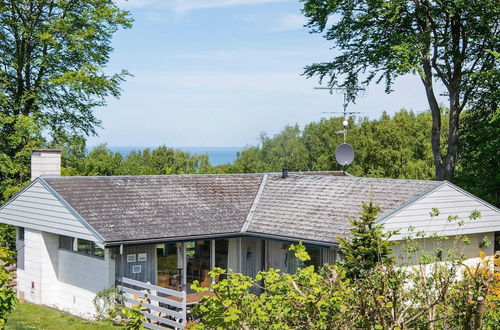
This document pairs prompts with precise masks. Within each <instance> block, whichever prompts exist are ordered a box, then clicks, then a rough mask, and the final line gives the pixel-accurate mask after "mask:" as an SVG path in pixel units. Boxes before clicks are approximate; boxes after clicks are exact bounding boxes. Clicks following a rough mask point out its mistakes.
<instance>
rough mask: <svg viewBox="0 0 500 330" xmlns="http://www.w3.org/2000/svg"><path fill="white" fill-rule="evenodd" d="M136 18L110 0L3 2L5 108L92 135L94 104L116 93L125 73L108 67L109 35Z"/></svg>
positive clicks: (0, 84)
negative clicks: (109, 70)
mask: <svg viewBox="0 0 500 330" xmlns="http://www.w3.org/2000/svg"><path fill="white" fill-rule="evenodd" d="M131 22H132V20H131V18H130V17H129V13H128V12H127V11H123V10H120V9H119V8H118V7H117V6H116V5H115V3H114V2H113V1H111V0H85V1H71V0H45V1H38V0H18V1H7V0H3V1H0V43H1V47H0V64H1V65H0V95H1V96H0V99H1V100H2V102H1V103H0V113H2V114H4V115H10V116H13V117H15V118H17V117H18V116H20V115H23V116H28V117H32V118H35V119H36V121H37V124H38V125H39V126H40V127H41V128H43V129H48V130H50V131H51V132H53V133H60V132H65V131H71V132H78V133H81V134H83V135H89V134H92V133H95V127H96V126H98V125H99V121H98V120H97V118H96V117H95V116H94V113H93V110H94V108H95V107H97V106H102V105H105V97H107V96H109V95H112V96H119V94H120V83H121V82H122V81H123V79H124V78H125V76H126V75H127V72H125V71H122V72H120V73H117V74H112V75H109V74H106V73H105V72H104V69H105V67H106V64H107V62H108V61H109V55H110V53H111V51H112V47H111V45H110V43H111V37H112V35H113V33H115V32H116V31H117V29H118V28H120V27H124V28H128V27H130V26H131Z"/></svg>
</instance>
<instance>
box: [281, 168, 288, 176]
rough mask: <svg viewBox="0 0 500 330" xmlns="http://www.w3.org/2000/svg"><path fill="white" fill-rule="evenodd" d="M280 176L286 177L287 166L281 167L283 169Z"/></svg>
mask: <svg viewBox="0 0 500 330" xmlns="http://www.w3.org/2000/svg"><path fill="white" fill-rule="evenodd" d="M281 177H282V178H283V179H285V178H288V167H286V166H285V167H283V170H282V172H281Z"/></svg>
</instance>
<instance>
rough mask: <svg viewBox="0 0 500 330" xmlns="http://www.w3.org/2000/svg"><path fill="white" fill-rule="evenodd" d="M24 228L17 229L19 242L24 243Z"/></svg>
mask: <svg viewBox="0 0 500 330" xmlns="http://www.w3.org/2000/svg"><path fill="white" fill-rule="evenodd" d="M24 235H25V231H24V227H17V240H18V241H24Z"/></svg>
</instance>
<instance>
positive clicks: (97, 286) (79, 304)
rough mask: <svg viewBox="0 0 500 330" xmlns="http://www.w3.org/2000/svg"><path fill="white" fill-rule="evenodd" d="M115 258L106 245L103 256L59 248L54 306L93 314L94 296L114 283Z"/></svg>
mask: <svg viewBox="0 0 500 330" xmlns="http://www.w3.org/2000/svg"><path fill="white" fill-rule="evenodd" d="M114 269H115V265H114V260H112V259H111V258H110V254H109V249H106V253H105V257H104V259H100V258H95V257H92V256H87V255H81V254H78V253H74V252H71V251H65V250H59V270H58V290H57V302H56V304H55V307H57V308H59V309H62V310H64V311H67V312H70V313H72V314H75V315H78V316H81V317H85V318H92V317H93V316H94V314H95V306H94V304H93V302H92V301H93V299H94V298H95V296H96V294H97V293H98V292H99V291H102V290H104V289H107V288H109V287H111V286H113V285H114V281H115V275H114V274H115V273H114Z"/></svg>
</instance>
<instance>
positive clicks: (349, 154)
mask: <svg viewBox="0 0 500 330" xmlns="http://www.w3.org/2000/svg"><path fill="white" fill-rule="evenodd" d="M335 159H336V160H337V163H339V164H340V165H341V166H346V165H349V164H351V163H352V161H353V160H354V149H353V148H352V146H351V145H350V144H348V143H342V144H341V145H339V146H338V147H337V149H335Z"/></svg>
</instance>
